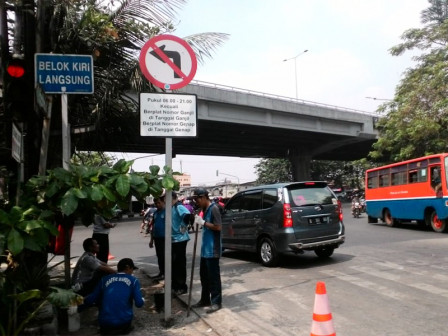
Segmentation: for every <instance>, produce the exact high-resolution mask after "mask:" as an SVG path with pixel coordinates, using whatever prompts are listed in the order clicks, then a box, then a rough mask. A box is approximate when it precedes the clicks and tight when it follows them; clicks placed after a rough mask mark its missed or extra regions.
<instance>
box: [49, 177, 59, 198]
mask: <svg viewBox="0 0 448 336" xmlns="http://www.w3.org/2000/svg"><path fill="white" fill-rule="evenodd" d="M60 190H61V187H60V186H59V184H58V182H56V181H53V182H51V183H50V184H49V185H48V188H47V189H46V192H45V195H46V196H47V197H49V198H51V197H53V196H54V195H56V193H58V192H59V191H60Z"/></svg>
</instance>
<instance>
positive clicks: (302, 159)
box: [288, 148, 311, 181]
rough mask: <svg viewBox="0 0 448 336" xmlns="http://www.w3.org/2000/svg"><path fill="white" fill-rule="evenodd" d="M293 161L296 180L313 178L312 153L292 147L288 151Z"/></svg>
mask: <svg viewBox="0 0 448 336" xmlns="http://www.w3.org/2000/svg"><path fill="white" fill-rule="evenodd" d="M288 158H289V161H290V162H291V170H292V178H293V180H294V181H309V180H310V179H311V154H309V153H308V151H307V150H304V149H297V148H294V149H290V150H289V153H288Z"/></svg>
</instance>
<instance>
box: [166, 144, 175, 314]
mask: <svg viewBox="0 0 448 336" xmlns="http://www.w3.org/2000/svg"><path fill="white" fill-rule="evenodd" d="M172 155H173V139H171V138H166V139H165V166H167V167H170V168H171V166H172V161H173V158H172ZM172 199H173V197H172V195H171V190H166V192H165V321H166V322H168V320H169V319H171V274H172V272H171V264H172V263H171V225H172V220H171V218H172V209H173V205H172V204H173V201H172Z"/></svg>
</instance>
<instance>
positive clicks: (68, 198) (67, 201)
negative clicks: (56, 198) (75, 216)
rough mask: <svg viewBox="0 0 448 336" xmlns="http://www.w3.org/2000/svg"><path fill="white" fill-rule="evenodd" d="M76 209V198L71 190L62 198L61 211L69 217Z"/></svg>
mask: <svg viewBox="0 0 448 336" xmlns="http://www.w3.org/2000/svg"><path fill="white" fill-rule="evenodd" d="M77 208H78V197H76V195H75V193H74V192H73V188H72V189H70V190H68V191H67V192H66V193H65V195H64V196H63V197H62V202H61V210H62V213H63V214H64V215H67V216H70V215H71V214H72V213H74V212H75V211H76V209H77Z"/></svg>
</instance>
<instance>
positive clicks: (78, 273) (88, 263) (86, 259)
mask: <svg viewBox="0 0 448 336" xmlns="http://www.w3.org/2000/svg"><path fill="white" fill-rule="evenodd" d="M82 247H83V248H84V254H83V255H82V256H81V257H80V258H79V259H78V262H77V263H76V266H75V270H74V271H73V276H72V288H73V290H74V291H75V292H76V293H77V294H79V295H82V296H87V295H89V294H90V293H92V292H93V290H94V288H95V287H96V285H97V283H98V282H99V281H100V279H101V277H103V276H104V275H107V274H111V273H115V270H114V269H113V268H111V267H109V266H107V264H106V263H104V262H102V261H101V260H99V259H98V258H97V257H96V256H95V254H96V253H98V251H99V248H100V246H99V245H98V243H97V241H96V240H95V239H92V238H87V239H85V240H84V242H83V243H82Z"/></svg>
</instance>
